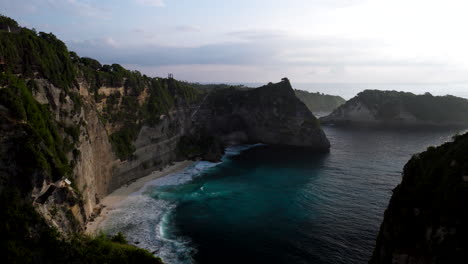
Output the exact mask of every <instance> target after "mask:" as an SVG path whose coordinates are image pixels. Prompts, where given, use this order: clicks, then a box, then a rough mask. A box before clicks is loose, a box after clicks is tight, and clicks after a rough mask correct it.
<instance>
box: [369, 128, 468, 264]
mask: <svg viewBox="0 0 468 264" xmlns="http://www.w3.org/2000/svg"><path fill="white" fill-rule="evenodd" d="M467 223H468V134H465V135H463V136H456V137H455V138H454V142H449V143H446V144H444V145H442V146H440V147H437V148H435V147H430V148H429V149H428V150H427V151H426V152H423V153H421V154H417V155H415V156H413V158H412V159H411V160H410V161H409V162H408V163H407V164H406V166H405V168H404V173H403V180H402V182H401V184H400V185H398V186H397V187H396V188H395V190H394V191H393V196H392V198H391V200H390V204H389V206H388V209H387V210H386V212H385V218H384V221H383V223H382V226H381V228H380V233H379V235H378V238H377V245H376V248H375V250H374V254H373V256H372V259H371V261H370V263H382V264H385V263H389V264H390V263H395V264H399V263H402V264H403V263H404V264H413V263H420V264H423V263H468V228H467Z"/></svg>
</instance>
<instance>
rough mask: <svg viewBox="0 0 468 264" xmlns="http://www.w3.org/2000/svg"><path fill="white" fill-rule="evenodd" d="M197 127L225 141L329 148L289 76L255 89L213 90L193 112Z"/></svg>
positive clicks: (225, 142) (316, 122)
mask: <svg viewBox="0 0 468 264" xmlns="http://www.w3.org/2000/svg"><path fill="white" fill-rule="evenodd" d="M194 120H195V123H196V125H197V126H198V127H200V128H201V129H203V130H204V131H206V133H208V134H210V135H214V136H216V137H217V138H220V139H221V141H222V142H223V143H224V144H239V143H258V142H261V143H266V144H274V145H288V146H300V147H308V148H315V149H319V150H328V149H329V147H330V143H329V142H328V139H327V138H326V136H325V134H324V133H323V131H322V129H321V128H320V125H319V123H318V120H317V119H316V118H315V116H314V115H313V114H312V113H311V112H310V111H309V110H308V108H307V107H306V106H305V105H304V103H302V102H301V101H300V100H299V99H298V98H297V97H296V96H295V93H294V90H293V89H292V87H291V84H290V83H289V80H288V79H286V78H284V79H283V80H282V81H281V82H279V83H276V84H272V83H270V84H268V85H265V86H262V87H260V88H257V89H246V90H240V89H235V88H231V89H224V90H217V91H213V92H212V93H211V94H209V95H208V96H207V97H206V98H205V100H204V101H203V103H202V105H201V107H200V109H198V111H197V112H196V113H195V115H194Z"/></svg>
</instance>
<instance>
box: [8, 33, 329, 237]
mask: <svg viewBox="0 0 468 264" xmlns="http://www.w3.org/2000/svg"><path fill="white" fill-rule="evenodd" d="M0 37H1V38H0V51H2V54H0V57H1V58H2V62H4V64H2V68H1V69H0V70H1V72H0V114H1V118H2V119H1V120H0V121H1V123H0V124H1V130H0V140H1V142H0V143H1V144H0V147H1V148H0V154H2V156H1V157H2V160H1V162H0V176H1V180H2V182H1V184H0V192H1V190H2V189H1V188H2V187H3V186H12V187H14V188H16V187H18V188H19V189H21V195H22V196H23V198H24V199H25V200H27V201H28V202H31V203H32V204H33V205H34V206H35V208H36V210H37V211H38V212H39V213H40V214H41V215H42V217H43V218H45V219H46V220H47V222H48V223H49V225H51V226H54V227H56V228H57V230H59V231H61V232H62V233H63V234H71V233H74V232H79V231H82V230H83V227H84V224H85V223H86V222H87V221H90V220H92V219H93V215H94V214H96V213H98V212H99V209H100V206H99V203H100V200H101V199H102V198H103V197H104V196H105V195H107V194H109V193H110V192H112V191H113V190H115V189H116V188H118V187H120V186H122V185H124V184H127V183H128V182H130V181H132V180H135V179H138V178H140V177H142V176H145V175H147V174H148V173H150V172H151V171H154V170H157V169H160V168H162V167H164V166H167V165H168V164H170V163H171V162H173V161H175V160H180V159H187V158H191V159H196V158H202V159H206V160H218V159H219V158H220V157H221V155H222V152H223V149H224V147H225V146H226V145H229V144H238V143H258V142H263V143H267V144H280V145H290V146H301V147H310V148H315V149H319V150H328V148H329V142H328V140H327V138H326V136H325V135H324V133H323V131H322V130H321V128H320V126H319V124H318V121H317V119H316V118H315V117H314V116H313V115H312V114H311V112H310V111H309V110H308V109H307V107H306V106H305V105H304V104H303V103H302V102H301V101H299V99H297V98H296V96H295V95H294V91H293V90H292V88H291V85H290V83H289V81H288V80H287V79H284V80H283V81H282V82H280V83H278V84H269V85H266V86H263V87H260V88H257V89H248V90H238V89H219V90H218V89H216V90H213V91H211V92H210V91H209V90H203V89H197V88H196V87H197V86H196V85H191V84H189V83H186V82H181V81H177V80H175V79H173V78H151V77H148V76H145V75H142V74H141V73H139V72H137V71H129V70H126V69H124V68H123V67H122V66H120V65H118V64H112V65H102V64H101V63H99V62H98V61H96V60H94V59H91V58H85V57H79V56H78V55H77V54H76V53H74V52H69V51H68V50H67V48H66V46H65V44H64V43H63V42H61V41H60V40H58V39H57V38H56V37H55V36H54V35H53V34H51V33H50V34H46V33H43V32H40V33H36V32H35V31H33V30H29V29H26V28H21V30H19V31H18V32H15V33H12V32H4V31H0ZM18 142H19V143H18ZM17 175H21V177H19V176H17Z"/></svg>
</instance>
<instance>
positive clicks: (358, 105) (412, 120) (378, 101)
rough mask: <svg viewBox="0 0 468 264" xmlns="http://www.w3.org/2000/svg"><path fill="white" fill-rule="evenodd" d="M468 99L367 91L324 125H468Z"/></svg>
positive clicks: (323, 118) (352, 100)
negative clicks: (467, 114)
mask: <svg viewBox="0 0 468 264" xmlns="http://www.w3.org/2000/svg"><path fill="white" fill-rule="evenodd" d="M467 111H468V100H466V99H464V98H459V97H454V96H432V95H431V94H428V93H426V94H424V95H415V94H412V93H405V92H396V91H379V90H366V91H364V92H361V93H359V94H358V95H357V96H356V97H354V98H352V99H351V100H349V101H347V102H346V103H345V104H344V105H342V106H340V107H338V109H336V110H335V111H333V112H332V113H331V114H330V115H328V116H326V117H322V118H320V121H321V122H322V123H323V124H330V123H332V124H390V125H454V126H468V117H467V116H466V115H465V114H464V113H467Z"/></svg>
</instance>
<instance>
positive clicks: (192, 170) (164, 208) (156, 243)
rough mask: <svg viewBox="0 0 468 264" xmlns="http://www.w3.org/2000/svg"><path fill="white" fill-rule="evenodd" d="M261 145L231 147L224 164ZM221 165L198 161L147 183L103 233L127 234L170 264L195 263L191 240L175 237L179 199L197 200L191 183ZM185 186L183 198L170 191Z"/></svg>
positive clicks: (107, 223) (112, 214)
mask: <svg viewBox="0 0 468 264" xmlns="http://www.w3.org/2000/svg"><path fill="white" fill-rule="evenodd" d="M259 145H261V144H255V145H240V146H233V147H229V148H227V149H226V151H225V155H224V157H223V158H222V161H223V162H224V161H227V160H229V158H230V157H232V156H235V155H239V154H240V153H241V152H242V151H245V150H247V149H249V148H252V147H256V146H259ZM220 163H221V162H220ZM220 163H212V162H207V161H198V162H196V163H194V164H193V165H191V166H189V167H188V168H186V169H184V170H183V171H181V172H178V173H173V174H170V175H167V176H165V177H162V178H158V179H155V180H153V181H151V182H148V183H147V184H146V185H145V187H143V188H142V189H141V190H140V191H138V192H136V193H133V194H132V195H130V196H129V197H128V198H127V199H125V200H124V201H123V202H122V203H121V206H120V207H119V208H118V209H116V210H113V211H111V212H110V213H109V216H108V217H107V218H106V220H105V221H104V222H103V223H102V227H103V229H104V231H105V232H106V233H109V234H115V233H117V232H122V233H124V234H125V236H126V237H127V240H128V241H129V243H131V244H134V245H137V246H138V247H141V248H144V249H147V250H149V251H150V252H152V253H153V254H155V255H157V256H159V257H161V258H162V259H163V261H164V262H165V263H167V264H176V263H177V264H179V263H181V264H185V263H193V259H192V256H193V254H194V253H195V252H196V249H195V248H194V247H193V246H192V245H191V241H190V239H188V238H184V237H180V236H176V235H174V231H175V229H176V227H175V225H174V221H173V218H174V210H175V208H176V207H177V205H178V202H179V201H180V200H184V199H196V197H197V195H199V194H198V193H197V192H194V191H193V190H192V189H191V188H193V186H190V184H188V183H189V182H190V181H191V180H192V179H194V178H195V177H198V176H200V175H202V174H203V173H205V172H207V171H209V170H210V169H212V168H214V167H216V166H217V165H219V164H220ZM182 184H186V185H184V186H180V188H186V189H187V190H185V189H183V190H182V191H180V193H182V195H181V196H180V194H179V192H177V191H176V194H174V192H171V188H179V187H178V185H182ZM196 190H201V191H202V192H203V186H196ZM153 197H154V198H153Z"/></svg>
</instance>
